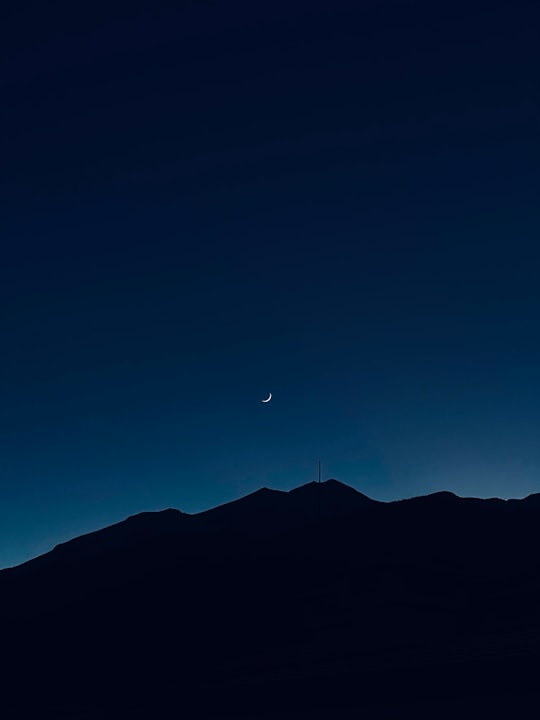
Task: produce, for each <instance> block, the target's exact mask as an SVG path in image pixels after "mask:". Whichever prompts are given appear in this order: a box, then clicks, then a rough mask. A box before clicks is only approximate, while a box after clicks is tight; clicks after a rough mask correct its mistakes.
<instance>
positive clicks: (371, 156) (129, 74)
mask: <svg viewBox="0 0 540 720" xmlns="http://www.w3.org/2000/svg"><path fill="white" fill-rule="evenodd" d="M535 5H536V3H534V2H520V1H519V0H517V1H516V0H513V1H512V2H496V1H492V2H489V3H488V2H486V3H479V2H474V0H471V1H469V2H467V3H461V2H440V3H433V2H429V3H418V2H399V1H397V0H395V1H393V2H385V1H384V0H377V1H376V2H375V0H373V1H370V2H361V1H359V0H357V1H356V2H354V3H345V2H332V3H325V4H319V5H317V4H314V3H300V2H294V0H288V1H287V2H281V0H273V2H271V3H257V2H252V1H251V0H250V2H236V0H230V1H229V2H217V1H216V2H205V1H202V0H199V1H198V2H184V3H183V2H176V3H167V2H164V3H162V2H159V1H157V2H152V3H141V2H131V3H129V6H125V5H122V4H119V3H116V2H114V1H112V2H108V3H106V4H100V3H99V2H98V3H96V2H92V3H73V2H72V3H69V4H67V3H66V4H63V3H54V4H53V6H51V5H50V4H44V3H25V2H20V3H12V8H11V10H10V11H9V12H10V13H11V15H6V16H5V17H4V20H3V21H2V29H1V31H0V32H1V37H0V48H1V53H2V55H1V57H2V59H1V64H0V83H1V92H2V101H1V106H2V109H1V118H2V120H1V122H2V134H1V142H2V149H1V154H0V157H1V162H0V176H1V183H2V187H1V192H2V195H1V197H2V200H1V203H2V211H1V214H0V215H1V217H0V223H1V225H0V232H1V237H2V256H1V263H0V299H1V305H0V308H1V309H0V313H1V328H2V352H1V355H0V395H1V402H0V425H1V433H0V567H5V566H9V565H13V564H16V563H18V562H22V561H23V560H26V559H28V558H30V557H33V556H35V555H37V554H39V553H41V552H44V551H46V550H48V549H50V548H51V547H52V546H53V545H54V544H56V543H58V542H61V541H64V540H67V539H69V538H70V537H73V536H75V535H78V534H81V533H83V532H88V531H91V530H94V529H97V528H99V527H102V526H104V525H107V524H110V523H112V522H116V521H118V520H121V519H123V518H125V517H126V516H128V515H130V514H133V513H136V512H140V511H143V510H159V509H162V508H166V507H177V508H179V509H181V510H184V511H187V512H196V511H199V510H203V509H206V508H208V507H212V506H214V505H217V504H219V503H222V502H226V501H228V500H232V499H234V498H236V497H239V496H240V495H243V494H245V493H247V492H250V491H252V490H255V489H257V488H259V487H261V486H263V485H266V486H268V487H272V488H277V489H290V488H292V487H295V486H297V485H300V484H302V483H305V482H308V481H310V480H313V479H316V473H317V459H318V458H319V457H320V458H321V459H322V462H323V476H324V477H335V478H337V479H339V480H341V481H343V482H346V483H348V484H350V485H352V486H354V487H356V488H358V489H359V490H361V491H362V492H364V493H366V494H368V495H370V496H371V497H374V498H376V499H379V500H392V499H399V498H404V497H410V496H412V495H418V494H424V493H428V492H433V491H436V490H442V489H446V490H451V491H453V492H456V493H457V494H460V495H475V496H478V497H490V496H499V497H505V498H506V497H523V496H525V495H527V494H529V493H533V492H539V491H540V450H539V447H540V446H539V440H540V434H539V430H540V423H539V417H540V414H539V413H540V384H539V368H540V341H539V330H540V290H539V288H540V282H539V277H540V271H539V267H540V263H539V260H540V252H539V250H538V244H539V238H540V210H539V202H538V198H539V189H540V169H539V168H540V103H539V83H538V72H537V71H538V63H539V57H538V49H537V39H538V38H537V27H538V25H537V20H538V18H537V17H535ZM536 10H537V8H536ZM268 392H272V393H273V396H274V397H273V400H272V401H271V402H270V403H268V404H262V403H261V399H263V398H264V397H266V396H267V394H268Z"/></svg>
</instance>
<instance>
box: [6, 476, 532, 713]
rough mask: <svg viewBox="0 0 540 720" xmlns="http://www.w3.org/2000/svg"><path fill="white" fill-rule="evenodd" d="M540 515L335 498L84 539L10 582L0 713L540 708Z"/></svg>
mask: <svg viewBox="0 0 540 720" xmlns="http://www.w3.org/2000/svg"><path fill="white" fill-rule="evenodd" d="M539 499H540V495H533V496H529V497H528V498H525V499H523V500H508V501H505V500H499V499H496V498H491V499H489V500H481V499H478V498H461V497H458V496H457V495H455V494H453V493H448V492H438V493H433V494H431V495H427V496H423V497H417V498H410V499H408V500H403V501H399V502H390V503H384V502H377V501H374V500H372V499H370V498H368V497H366V496H365V495H363V494H362V493H360V492H358V491H357V490H355V489H353V488H351V487H348V486H347V485H344V484H342V483H340V482H338V481H336V480H328V481H326V482H324V483H321V484H319V483H315V482H313V483H307V484H305V485H302V486H301V487H298V488H295V489H294V490H291V491H289V492H284V491H278V490H270V489H268V488H262V489H260V490H258V491H256V492H254V493H251V494H249V495H246V496H245V497H243V498H240V499H238V500H235V501H233V502H230V503H226V504H225V505H221V506H219V507H217V508H213V509H211V510H207V511H205V512H201V513H197V514H194V515H189V514H186V513H182V512H180V511H178V510H172V509H169V510H164V511H162V512H155V513H141V514H139V515H135V516H132V517H129V518H127V520H125V521H123V522H121V523H117V524H115V525H112V526H110V527H108V528H104V529H102V530H99V531H96V532H94V533H90V534H88V535H84V536H82V537H80V538H75V539H74V540H71V541H70V542H67V543H63V544H62V545H59V546H57V547H56V548H55V549H54V550H52V551H51V552H50V553H47V554H46V555H44V556H41V557H40V558H36V559H35V560H32V561H30V562H27V563H24V564H23V565H21V566H19V567H16V568H11V569H9V570H5V571H2V572H0V598H1V602H2V619H1V621H0V622H1V627H0V631H1V632H2V640H3V665H2V668H1V670H2V677H3V679H4V689H3V694H2V695H1V696H0V714H1V715H2V717H3V718H4V717H5V718H9V717H14V718H15V717H17V718H26V717H36V716H40V717H49V716H50V717H55V718H57V719H58V718H62V720H66V719H67V718H79V717H80V718H82V717H85V718H94V717H96V718H97V717H99V718H107V719H110V720H113V718H114V719H115V720H116V718H119V717H137V718H139V717H140V718H143V717H144V718H146V717H165V716H168V714H170V712H171V709H172V708H176V709H177V708H178V703H179V702H181V706H182V710H183V712H186V714H187V716H189V717H190V718H199V719H200V720H203V718H204V720H206V718H213V719H214V720H218V719H219V718H223V719H224V718H230V719H232V718H246V720H247V718H248V717H249V718H258V717H260V718H261V719H262V718H263V717H264V718H269V717H274V718H277V717H282V716H286V715H285V713H286V712H289V713H290V717H292V718H304V717H310V718H311V717H325V718H326V717H330V716H331V717H336V718H338V717H339V714H338V713H339V711H340V706H341V707H342V708H347V712H348V713H349V715H345V716H346V717H349V716H351V714H352V715H354V716H362V717H365V718H369V717H372V716H371V715H370V712H371V710H373V713H374V714H373V717H395V716H404V714H405V715H406V712H407V707H409V709H410V715H409V716H411V714H412V716H414V717H419V716H420V715H419V711H418V707H419V704H420V707H422V703H426V702H428V701H430V702H431V703H435V704H436V703H439V704H440V702H441V698H444V699H445V700H444V702H445V703H446V705H445V707H446V706H447V707H448V708H449V712H450V709H451V711H452V712H451V714H452V715H453V716H455V714H456V713H459V714H460V715H461V716H462V717H475V718H476V717H478V716H479V715H478V709H475V710H474V712H472V711H471V713H472V714H471V715H466V712H467V708H478V707H479V706H480V707H481V708H482V713H483V716H486V712H487V710H486V708H487V709H490V712H491V714H493V712H495V711H496V710H497V709H499V708H500V707H501V706H502V705H504V702H505V701H504V698H501V692H503V690H504V693H505V695H504V697H505V698H507V699H508V698H509V697H511V698H512V699H513V703H514V706H515V705H516V703H518V702H521V700H522V699H523V694H524V693H528V694H529V695H530V696H531V697H532V695H533V694H534V693H535V692H537V683H536V678H537V673H536V670H537V668H538V663H539V660H540V657H539V646H540V632H539V630H540V611H539V608H540V565H539V562H538V551H539V545H540V531H539V528H540V502H539ZM29 688H31V692H29V691H28V689H29ZM180 698H181V701H180V700H179V699H180ZM529 699H530V698H529ZM452 703H453V704H452ZM475 703H476V705H475ZM428 705H429V703H428ZM429 707H430V712H429V713H428V716H429V717H430V718H431V717H433V716H434V713H433V705H429ZM411 708H413V709H411ZM414 708H416V709H414ZM511 709H512V708H511ZM441 712H442V710H440V709H439V710H437V712H435V715H436V716H437V717H442V716H443V715H441ZM272 713H273V715H272ZM317 713H319V714H318V715H317ZM400 713H401V715H400ZM482 713H481V714H482Z"/></svg>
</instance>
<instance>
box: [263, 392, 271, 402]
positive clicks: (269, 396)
mask: <svg viewBox="0 0 540 720" xmlns="http://www.w3.org/2000/svg"><path fill="white" fill-rule="evenodd" d="M271 399H272V393H270V394H269V395H268V397H267V398H266V400H261V402H270V400H271Z"/></svg>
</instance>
